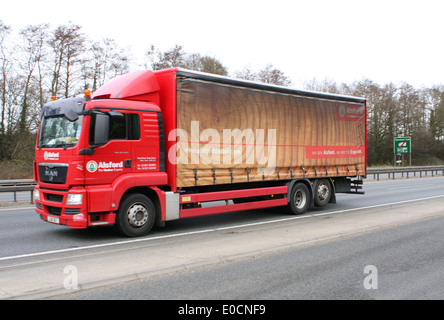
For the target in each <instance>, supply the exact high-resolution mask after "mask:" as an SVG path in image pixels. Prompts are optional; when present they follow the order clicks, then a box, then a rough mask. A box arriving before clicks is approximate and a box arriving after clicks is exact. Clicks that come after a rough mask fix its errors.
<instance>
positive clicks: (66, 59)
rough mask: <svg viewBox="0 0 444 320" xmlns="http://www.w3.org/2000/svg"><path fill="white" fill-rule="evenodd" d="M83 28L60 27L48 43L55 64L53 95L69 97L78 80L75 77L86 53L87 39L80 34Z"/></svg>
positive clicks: (70, 25)
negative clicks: (60, 94)
mask: <svg viewBox="0 0 444 320" xmlns="http://www.w3.org/2000/svg"><path fill="white" fill-rule="evenodd" d="M80 30H81V27H80V26H78V25H74V24H69V25H60V26H58V27H57V28H56V29H55V30H54V31H53V33H52V36H51V38H50V39H49V41H48V43H49V46H50V47H51V49H52V56H53V63H52V68H51V69H52V76H51V78H52V79H51V95H53V96H57V95H58V94H59V93H61V92H63V96H65V97H69V96H70V94H71V90H72V89H73V87H74V85H73V82H74V80H76V79H75V78H74V77H73V75H74V74H75V72H76V70H75V68H76V67H78V65H79V63H80V61H81V59H80V58H79V56H80V54H81V53H83V52H84V51H85V48H84V41H85V37H84V35H83V34H82V33H81V32H80Z"/></svg>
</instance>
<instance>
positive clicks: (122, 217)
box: [116, 193, 156, 237]
mask: <svg viewBox="0 0 444 320" xmlns="http://www.w3.org/2000/svg"><path fill="white" fill-rule="evenodd" d="M155 221H156V209H155V207H154V204H153V202H152V201H151V200H150V199H149V198H148V197H147V196H145V195H143V194H138V193H134V194H130V195H128V196H126V197H125V198H124V199H123V201H122V203H121V205H120V208H119V211H118V213H117V218H116V227H117V229H118V230H119V231H120V232H121V233H122V234H124V235H125V236H127V237H140V236H144V235H147V234H148V233H149V232H150V230H151V228H152V227H153V225H154V222H155Z"/></svg>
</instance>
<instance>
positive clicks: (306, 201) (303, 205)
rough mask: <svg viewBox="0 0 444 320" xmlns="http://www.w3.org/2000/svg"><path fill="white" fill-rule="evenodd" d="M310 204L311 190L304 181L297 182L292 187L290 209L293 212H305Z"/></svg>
mask: <svg viewBox="0 0 444 320" xmlns="http://www.w3.org/2000/svg"><path fill="white" fill-rule="evenodd" d="M309 206H310V191H309V190H308V187H307V186H306V185H305V184H304V183H301V182H299V183H296V184H295V185H294V186H293V189H291V194H290V203H289V207H290V211H291V213H293V214H304V213H306V212H307V211H308V208H309Z"/></svg>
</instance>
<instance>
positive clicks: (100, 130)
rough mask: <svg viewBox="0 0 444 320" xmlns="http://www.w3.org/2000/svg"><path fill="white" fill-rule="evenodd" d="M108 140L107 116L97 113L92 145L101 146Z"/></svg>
mask: <svg viewBox="0 0 444 320" xmlns="http://www.w3.org/2000/svg"><path fill="white" fill-rule="evenodd" d="M108 139H109V116H108V115H106V114H101V113H97V114H96V123H95V128H94V145H96V146H98V145H103V144H105V143H107V142H108Z"/></svg>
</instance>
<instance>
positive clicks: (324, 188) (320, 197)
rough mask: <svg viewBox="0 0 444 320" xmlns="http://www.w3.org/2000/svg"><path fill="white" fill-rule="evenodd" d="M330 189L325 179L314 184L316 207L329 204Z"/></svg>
mask: <svg viewBox="0 0 444 320" xmlns="http://www.w3.org/2000/svg"><path fill="white" fill-rule="evenodd" d="M331 193H332V187H331V184H330V182H329V181H328V180H327V179H321V180H318V181H317V182H316V184H315V190H314V203H315V205H316V206H318V207H323V206H325V205H326V204H327V203H329V202H330V198H331Z"/></svg>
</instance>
